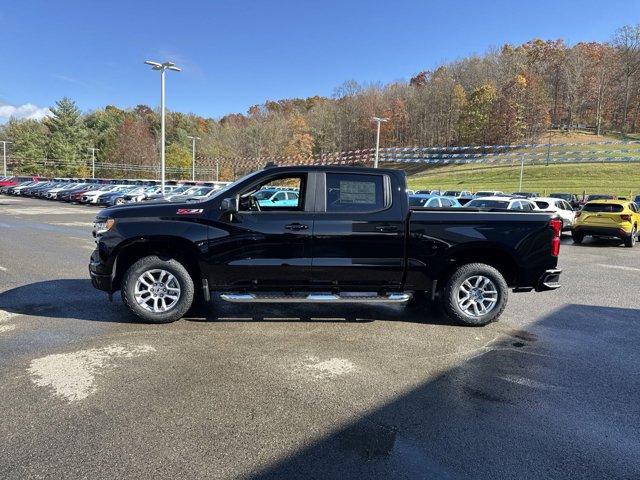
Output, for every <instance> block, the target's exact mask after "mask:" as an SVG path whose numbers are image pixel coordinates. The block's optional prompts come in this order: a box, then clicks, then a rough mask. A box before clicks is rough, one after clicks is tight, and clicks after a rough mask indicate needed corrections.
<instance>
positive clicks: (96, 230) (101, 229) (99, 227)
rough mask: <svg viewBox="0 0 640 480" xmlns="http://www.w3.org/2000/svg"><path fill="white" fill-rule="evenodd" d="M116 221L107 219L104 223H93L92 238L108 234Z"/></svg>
mask: <svg viewBox="0 0 640 480" xmlns="http://www.w3.org/2000/svg"><path fill="white" fill-rule="evenodd" d="M114 223H116V221H115V220H114V219H113V218H107V219H106V220H105V221H98V222H93V236H94V237H98V236H99V235H103V234H104V233H106V232H108V231H109V230H110V229H111V227H113V224H114Z"/></svg>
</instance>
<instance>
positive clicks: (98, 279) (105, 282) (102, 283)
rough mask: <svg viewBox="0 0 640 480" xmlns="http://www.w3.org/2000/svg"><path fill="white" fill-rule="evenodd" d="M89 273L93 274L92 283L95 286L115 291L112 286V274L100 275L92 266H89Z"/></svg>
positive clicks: (109, 291)
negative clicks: (93, 270) (92, 269)
mask: <svg viewBox="0 0 640 480" xmlns="http://www.w3.org/2000/svg"><path fill="white" fill-rule="evenodd" d="M89 275H90V276H91V285H93V288H97V289H98V290H103V291H105V292H108V293H113V288H112V287H111V275H98V274H97V273H94V272H92V271H91V267H89Z"/></svg>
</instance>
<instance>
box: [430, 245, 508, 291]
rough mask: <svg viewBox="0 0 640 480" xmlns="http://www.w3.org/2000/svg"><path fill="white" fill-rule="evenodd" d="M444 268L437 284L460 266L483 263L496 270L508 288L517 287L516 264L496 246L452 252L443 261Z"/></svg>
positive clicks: (441, 282) (445, 279) (506, 252)
mask: <svg viewBox="0 0 640 480" xmlns="http://www.w3.org/2000/svg"><path fill="white" fill-rule="evenodd" d="M444 263H445V266H444V268H443V269H442V270H441V271H440V273H439V275H438V278H437V280H438V284H439V285H443V284H444V282H446V281H447V279H448V278H449V277H450V276H451V275H452V274H453V272H455V271H456V270H457V269H458V268H460V267H461V266H462V265H466V264H469V263H484V264H486V265H489V266H491V267H493V268H495V269H496V270H498V271H499V272H500V273H501V274H502V276H503V277H504V279H505V281H506V282H507V285H508V286H509V287H516V286H517V285H518V270H519V267H518V263H517V262H516V260H515V258H514V257H513V255H512V254H511V252H509V251H508V250H507V249H504V248H500V247H497V246H487V247H482V248H478V247H474V248H468V249H461V250H458V251H456V252H453V253H451V254H449V255H447V257H446V258H445V260H444Z"/></svg>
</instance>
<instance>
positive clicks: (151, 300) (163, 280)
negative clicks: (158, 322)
mask: <svg viewBox="0 0 640 480" xmlns="http://www.w3.org/2000/svg"><path fill="white" fill-rule="evenodd" d="M134 293H135V297H136V302H137V303H138V305H140V306H141V307H142V308H144V309H145V310H147V311H149V312H153V313H164V312H166V311H168V310H171V309H172V308H173V307H175V306H176V305H177V303H178V300H180V293H181V290H180V283H179V282H178V279H177V278H176V277H175V276H174V275H173V274H171V273H170V272H168V271H166V270H162V269H160V268H154V269H152V270H147V271H146V272H144V273H143V274H142V275H140V276H139V277H138V280H137V281H136V285H135V290H134Z"/></svg>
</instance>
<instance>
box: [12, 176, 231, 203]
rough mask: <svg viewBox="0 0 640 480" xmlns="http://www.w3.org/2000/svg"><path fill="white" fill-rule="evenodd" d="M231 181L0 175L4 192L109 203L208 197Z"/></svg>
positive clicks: (64, 199) (51, 198)
mask: <svg viewBox="0 0 640 480" xmlns="http://www.w3.org/2000/svg"><path fill="white" fill-rule="evenodd" d="M226 184H227V182H167V184H166V185H165V187H164V191H162V187H161V186H160V185H159V182H158V181H156V180H104V179H100V180H98V179H69V178H54V179H44V178H38V177H7V178H4V179H3V178H0V193H3V194H6V195H15V196H25V197H33V198H42V199H47V200H59V201H64V202H70V203H83V204H87V205H98V206H102V207H109V206H113V205H123V204H125V203H130V202H144V201H151V200H162V201H172V202H174V201H175V202H192V201H198V200H202V199H205V198H208V197H209V196H210V195H212V194H213V193H214V192H215V191H217V190H220V189H221V188H223V187H224V186H225V185H226Z"/></svg>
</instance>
